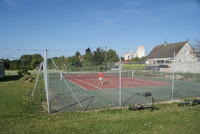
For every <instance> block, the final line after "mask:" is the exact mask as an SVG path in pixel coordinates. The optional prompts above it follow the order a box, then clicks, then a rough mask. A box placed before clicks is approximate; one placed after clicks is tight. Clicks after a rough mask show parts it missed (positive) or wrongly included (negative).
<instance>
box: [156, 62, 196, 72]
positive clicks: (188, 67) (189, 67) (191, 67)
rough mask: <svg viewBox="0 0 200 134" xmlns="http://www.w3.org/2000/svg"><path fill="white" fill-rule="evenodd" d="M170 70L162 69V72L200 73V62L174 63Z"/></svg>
mask: <svg viewBox="0 0 200 134" xmlns="http://www.w3.org/2000/svg"><path fill="white" fill-rule="evenodd" d="M170 66H171V67H170V68H161V69H160V71H161V72H173V70H174V72H184V73H200V62H178V63H172V64H171V65H170Z"/></svg>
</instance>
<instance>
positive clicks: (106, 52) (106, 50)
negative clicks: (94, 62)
mask: <svg viewBox="0 0 200 134" xmlns="http://www.w3.org/2000/svg"><path fill="white" fill-rule="evenodd" d="M105 47H106V71H108V52H107V51H108V50H107V46H105Z"/></svg>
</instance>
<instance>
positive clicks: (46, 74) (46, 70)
mask: <svg viewBox="0 0 200 134" xmlns="http://www.w3.org/2000/svg"><path fill="white" fill-rule="evenodd" d="M43 67H44V81H45V91H46V98H47V108H48V113H50V100H49V87H48V84H49V83H48V82H49V81H48V62H47V49H46V51H45V54H44V65H43Z"/></svg>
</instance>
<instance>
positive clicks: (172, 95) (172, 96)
mask: <svg viewBox="0 0 200 134" xmlns="http://www.w3.org/2000/svg"><path fill="white" fill-rule="evenodd" d="M173 64H174V67H173V72H172V93H171V99H172V100H173V99H174V72H175V66H176V65H175V52H174V63H173Z"/></svg>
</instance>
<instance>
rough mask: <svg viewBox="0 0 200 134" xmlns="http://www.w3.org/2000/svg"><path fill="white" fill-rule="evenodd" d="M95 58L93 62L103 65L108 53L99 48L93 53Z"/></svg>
mask: <svg viewBox="0 0 200 134" xmlns="http://www.w3.org/2000/svg"><path fill="white" fill-rule="evenodd" d="M93 54H94V57H93V62H95V63H96V65H101V64H103V62H105V54H106V52H105V51H104V50H103V49H101V48H100V47H98V48H97V49H96V51H94V52H93Z"/></svg>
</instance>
